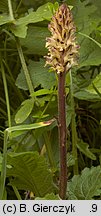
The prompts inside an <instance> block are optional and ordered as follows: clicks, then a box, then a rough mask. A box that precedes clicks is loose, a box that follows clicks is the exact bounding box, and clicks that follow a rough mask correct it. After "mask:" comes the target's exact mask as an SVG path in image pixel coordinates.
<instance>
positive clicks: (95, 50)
mask: <svg viewBox="0 0 101 216" xmlns="http://www.w3.org/2000/svg"><path fill="white" fill-rule="evenodd" d="M100 56H101V48H100V47H99V46H98V45H97V44H95V43H94V42H93V41H91V40H90V39H84V41H83V42H82V44H81V48H80V60H79V64H80V67H84V66H88V65H99V64H101V58H100Z"/></svg>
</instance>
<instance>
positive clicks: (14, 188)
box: [12, 185, 22, 200]
mask: <svg viewBox="0 0 101 216" xmlns="http://www.w3.org/2000/svg"><path fill="white" fill-rule="evenodd" d="M12 188H13V190H14V193H15V195H16V197H17V198H18V200H22V198H21V196H20V193H19V191H18V189H17V188H16V187H15V186H14V185H13V186H12Z"/></svg>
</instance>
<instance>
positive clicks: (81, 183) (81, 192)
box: [67, 166, 101, 200]
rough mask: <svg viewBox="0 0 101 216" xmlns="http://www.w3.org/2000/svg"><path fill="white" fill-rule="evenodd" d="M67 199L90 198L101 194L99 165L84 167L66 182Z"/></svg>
mask: <svg viewBox="0 0 101 216" xmlns="http://www.w3.org/2000/svg"><path fill="white" fill-rule="evenodd" d="M67 194H68V199H70V200H74V199H77V200H91V199H93V198H94V196H99V195H100V194H101V167H100V166H97V167H91V168H85V169H84V170H83V171H82V173H81V175H75V176H73V178H72V179H71V180H70V181H69V182H68V187H67Z"/></svg>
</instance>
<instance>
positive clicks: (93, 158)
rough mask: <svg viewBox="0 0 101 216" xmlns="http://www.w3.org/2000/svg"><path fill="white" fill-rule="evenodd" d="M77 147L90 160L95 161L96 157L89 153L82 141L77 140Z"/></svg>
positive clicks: (87, 146)
mask: <svg viewBox="0 0 101 216" xmlns="http://www.w3.org/2000/svg"><path fill="white" fill-rule="evenodd" d="M77 147H78V149H79V150H80V151H81V152H82V153H83V154H84V155H86V156H87V157H88V158H90V159H91V160H96V156H95V155H94V154H93V153H92V152H91V151H90V149H89V145H88V144H87V143H85V142H83V140H78V143H77Z"/></svg>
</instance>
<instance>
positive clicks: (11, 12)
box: [8, 0, 14, 21]
mask: <svg viewBox="0 0 101 216" xmlns="http://www.w3.org/2000/svg"><path fill="white" fill-rule="evenodd" d="M8 8H9V14H10V17H11V20H12V21H13V20H14V15H13V9H12V3H11V0H8Z"/></svg>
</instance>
